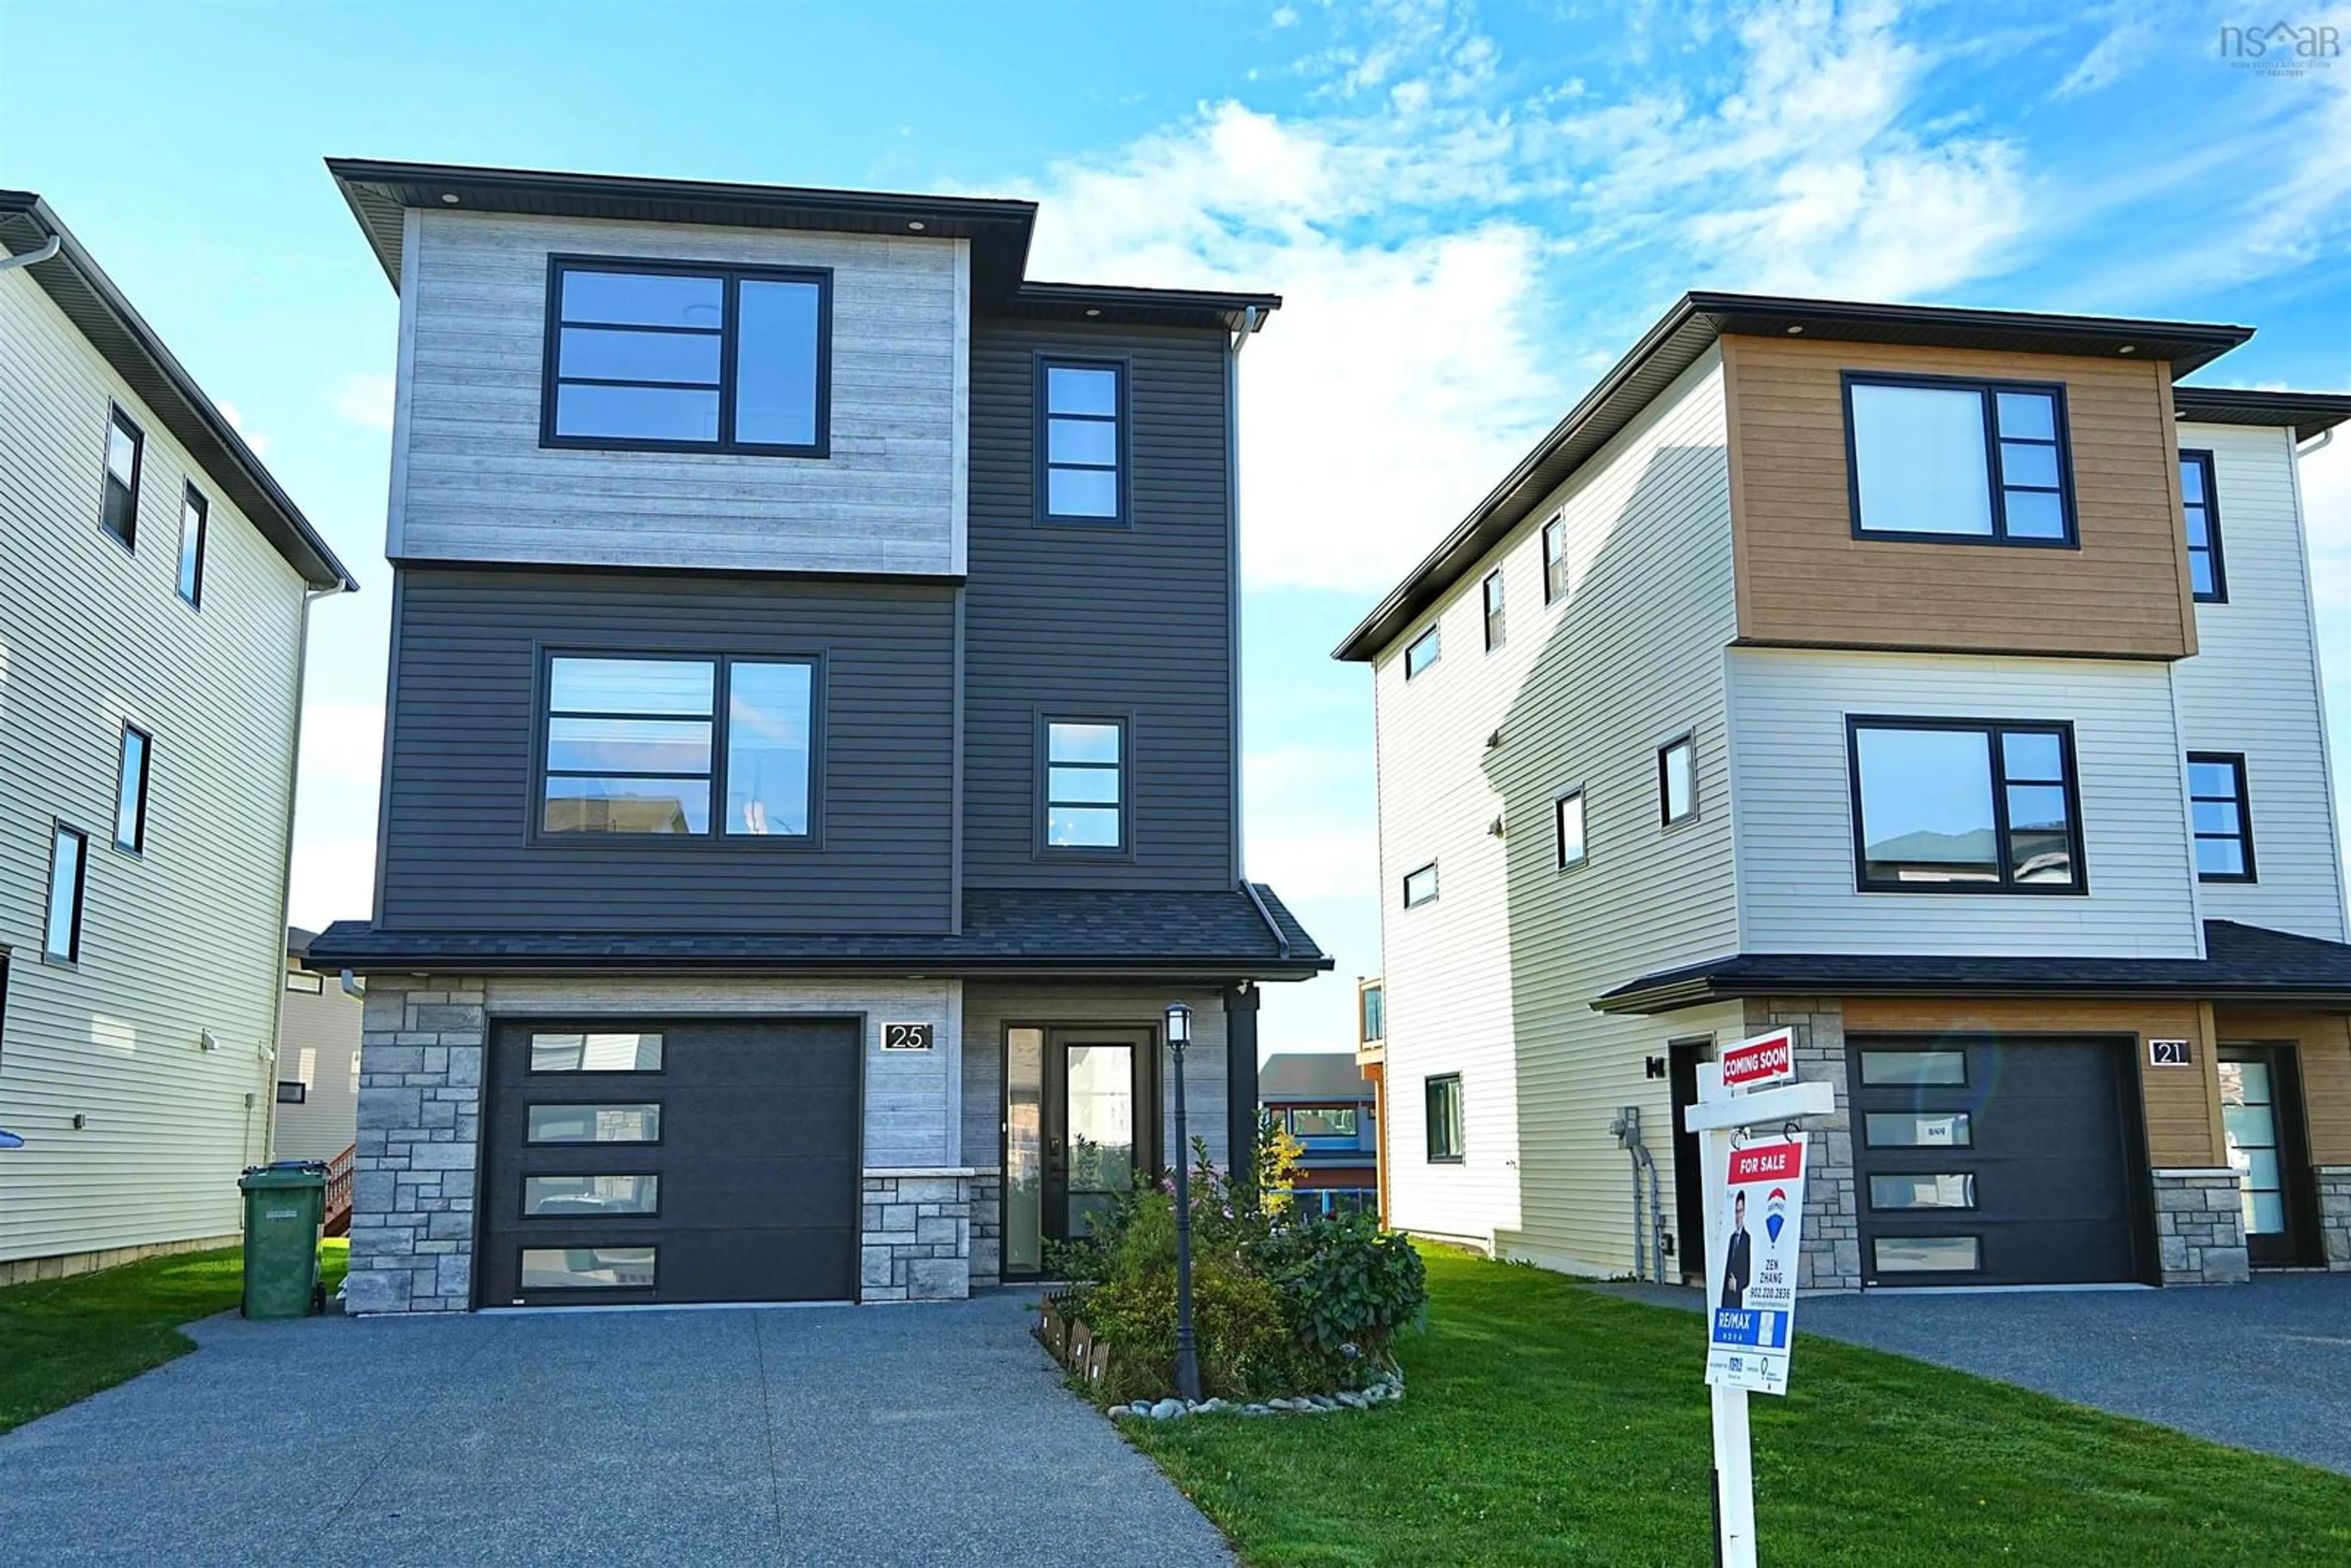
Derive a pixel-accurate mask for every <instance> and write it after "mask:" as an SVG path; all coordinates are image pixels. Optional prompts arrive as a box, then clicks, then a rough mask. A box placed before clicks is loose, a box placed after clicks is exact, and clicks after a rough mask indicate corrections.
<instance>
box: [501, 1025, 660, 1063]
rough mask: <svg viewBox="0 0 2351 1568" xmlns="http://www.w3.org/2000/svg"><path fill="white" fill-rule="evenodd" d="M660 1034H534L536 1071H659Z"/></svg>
mask: <svg viewBox="0 0 2351 1568" xmlns="http://www.w3.org/2000/svg"><path fill="white" fill-rule="evenodd" d="M661 1070H662V1037H661V1036H660V1035H658V1034H634V1033H627V1034H621V1033H608V1034H597V1033H582V1034H536V1033H535V1034H533V1035H532V1036H531V1037H530V1071H533V1072H659V1071H661Z"/></svg>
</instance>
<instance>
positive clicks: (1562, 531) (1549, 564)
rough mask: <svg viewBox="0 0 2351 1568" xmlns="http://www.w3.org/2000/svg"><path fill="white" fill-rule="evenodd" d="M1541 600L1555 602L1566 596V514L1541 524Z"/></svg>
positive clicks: (1546, 602)
mask: <svg viewBox="0 0 2351 1568" xmlns="http://www.w3.org/2000/svg"><path fill="white" fill-rule="evenodd" d="M1542 560H1543V602H1544V603H1545V604H1556V603H1558V602H1559V601H1561V600H1562V599H1565V598H1566V597H1567V514H1566V513H1564V512H1562V513H1561V514H1560V515H1559V516H1558V517H1553V518H1552V520H1551V521H1549V522H1547V523H1545V524H1544V525H1543V526H1542Z"/></svg>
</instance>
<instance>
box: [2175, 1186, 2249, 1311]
mask: <svg viewBox="0 0 2351 1568" xmlns="http://www.w3.org/2000/svg"><path fill="white" fill-rule="evenodd" d="M2154 1177H2155V1241H2156V1246H2157V1248H2158V1250H2159V1252H2160V1254H2161V1260H2162V1264H2163V1282H2164V1283H2165V1284H2167V1285H2241V1284H2243V1283H2244V1282H2245V1281H2248V1280H2250V1279H2252V1262H2251V1261H2250V1260H2249V1259H2248V1257H2247V1255H2246V1252H2245V1212H2244V1206H2245V1200H2244V1196H2243V1187H2242V1186H2241V1184H2240V1183H2239V1182H2238V1180H2237V1173H2236V1172H2235V1171H2233V1170H2228V1169H2225V1168H2224V1169H2213V1170H2203V1169H2199V1170H2158V1171H2157V1172H2155V1173H2154Z"/></svg>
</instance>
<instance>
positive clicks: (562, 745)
mask: <svg viewBox="0 0 2351 1568" xmlns="http://www.w3.org/2000/svg"><path fill="white" fill-rule="evenodd" d="M815 678H816V672H815V668H814V666H813V665H812V664H809V663H806V662H803V661H791V662H784V661H763V660H754V659H668V658H635V657H631V658H590V657H568V656H559V657H556V658H553V659H550V660H549V662H548V703H547V751H546V756H547V765H546V769H545V782H544V786H543V788H542V789H541V792H540V803H539V824H538V826H539V831H540V832H542V833H546V834H570V833H599V834H612V833H618V834H642V835H651V836H656V837H681V836H684V837H691V836H704V837H706V836H708V835H709V834H710V832H711V830H712V825H713V821H714V818H713V812H712V805H713V796H714V793H716V794H717V797H718V805H719V810H718V814H717V816H716V824H717V829H718V831H719V832H721V833H723V834H726V835H728V836H736V837H754V838H766V837H775V838H805V837H807V836H808V834H809V831H810V817H811V815H812V812H811V807H810V795H811V781H812V779H813V778H814V768H813V766H812V759H813V757H814V753H815V747H814V744H813V725H814V715H815Z"/></svg>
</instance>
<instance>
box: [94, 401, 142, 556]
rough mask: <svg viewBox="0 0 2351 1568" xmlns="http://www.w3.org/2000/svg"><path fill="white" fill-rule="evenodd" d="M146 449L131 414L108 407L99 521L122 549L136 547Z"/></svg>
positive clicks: (137, 544) (137, 543) (137, 545)
mask: <svg viewBox="0 0 2351 1568" xmlns="http://www.w3.org/2000/svg"><path fill="white" fill-rule="evenodd" d="M146 450H147V437H146V435H145V434H143V433H142V432H141V430H140V428H139V427H138V426H137V425H135V424H133V423H131V416H130V415H129V414H127V413H123V412H122V411H121V410H120V409H119V408H110V409H109V410H108V411H107V418H106V502H105V505H104V507H102V508H101V509H100V510H99V526H100V527H102V528H105V529H106V531H107V532H108V533H110V534H112V535H113V536H114V538H115V539H116V540H117V542H119V543H120V545H121V546H122V548H123V549H137V548H138V547H139V465H140V463H141V460H142V458H143V456H144V455H145V453H146Z"/></svg>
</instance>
